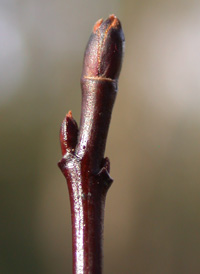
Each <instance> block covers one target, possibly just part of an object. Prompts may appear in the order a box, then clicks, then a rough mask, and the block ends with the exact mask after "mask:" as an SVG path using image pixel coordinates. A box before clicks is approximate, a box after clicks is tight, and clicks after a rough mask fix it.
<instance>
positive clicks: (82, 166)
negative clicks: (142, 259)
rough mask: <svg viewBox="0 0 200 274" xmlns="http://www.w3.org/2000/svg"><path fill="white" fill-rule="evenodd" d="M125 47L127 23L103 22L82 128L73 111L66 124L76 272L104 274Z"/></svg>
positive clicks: (64, 162)
mask: <svg viewBox="0 0 200 274" xmlns="http://www.w3.org/2000/svg"><path fill="white" fill-rule="evenodd" d="M123 45H124V36H123V32H122V28H121V24H120V22H119V20H118V19H117V18H116V17H115V16H114V15H111V16H110V17H109V18H108V19H107V20H105V21H103V20H102V19H101V20H99V21H97V23H96V24H95V26H94V29H93V33H92V35H91V37H90V39H89V42H88V45H87V48H86V51H85V57H84V64H83V73H82V77H81V87H82V110H81V122H80V129H79V130H78V127H77V124H76V122H75V120H74V119H73V118H72V113H71V111H70V112H69V113H68V114H67V116H66V117H65V119H64V121H63V123H62V126H61V131H60V141H61V149H62V154H63V158H62V159H61V161H60V162H59V164H58V165H59V167H60V169H61V171H62V172H63V174H64V176H65V178H66V180H67V184H68V189H69V196H70V203H71V218H72V244H73V273H74V274H82V273H84V274H86V273H87V274H89V273H90V274H100V273H102V238H103V219H104V206H105V197H106V193H107V190H108V188H109V187H110V185H111V183H112V179H111V177H110V175H109V170H110V164H109V160H108V158H104V151H105V146H106V138H107V134H108V128H109V124H110V119H111V113H112V108H113V105H114V101H115V97H116V93H117V81H118V76H119V73H120V69H121V63H122V55H123Z"/></svg>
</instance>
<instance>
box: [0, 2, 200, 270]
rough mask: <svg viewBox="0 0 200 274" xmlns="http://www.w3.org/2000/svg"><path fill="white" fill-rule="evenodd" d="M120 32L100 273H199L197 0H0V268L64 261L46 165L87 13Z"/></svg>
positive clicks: (59, 209) (74, 90)
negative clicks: (114, 20) (112, 22)
mask: <svg viewBox="0 0 200 274" xmlns="http://www.w3.org/2000/svg"><path fill="white" fill-rule="evenodd" d="M111 13H114V14H116V15H117V16H118V17H119V18H120V20H121V22H122V26H123V29H124V33H125V38H126V51H125V57H124V64H123V69H122V73H121V77H120V81H119V93H118V97H117V101H116V104H115V108H114V112H113V116H112V122H111V126H110V131H109V136H108V142H107V149H106V156H109V158H110V160H111V176H112V177H113V178H114V179H115V181H114V183H113V185H112V187H111V189H110V190H109V192H108V195H107V202H106V211H105V235H104V273H108V274H110V273H115V274H124V273H125V274H129V273H134V274H198V273H200V210H199V209H200V2H199V1H192V0H187V1H186V0H185V1H184V0H183V1H181V0H174V1H172V0H169V1H164V0H160V1H159V0H157V1H156V0H146V1H139V0H135V1H131V0H124V1H119V0H118V1H117V0H116V1H114V0H103V1H96V0H95V1H92V0H84V1H81V0H73V1H69V0H58V1H53V0H49V1H47V0H26V1H25V0H18V1H17V0H0V125H1V127H0V128H1V129H0V138H1V141H0V180H1V191H0V195H1V199H0V201H1V206H0V208H1V221H0V273H1V274H27V273H30V274H37V273H38V274H58V273H59V274H64V273H71V269H72V267H71V260H72V258H71V224H70V208H69V199H68V190H67V186H66V183H65V179H64V176H63V175H62V174H61V172H60V170H59V169H58V167H57V162H58V160H59V159H60V158H61V152H60V146H59V139H58V133H59V128H60V124H61V122H62V120H63V118H64V116H65V114H66V112H68V110H70V109H71V110H72V111H73V115H74V117H75V119H76V120H77V121H79V117H80V102H81V92H80V84H79V82H80V74H81V69H82V60H83V53H84V49H85V46H86V43H87V40H88V38H89V35H90V32H91V30H92V27H93V24H94V23H95V22H96V21H97V19H99V18H102V17H103V18H107V17H108V15H109V14H111Z"/></svg>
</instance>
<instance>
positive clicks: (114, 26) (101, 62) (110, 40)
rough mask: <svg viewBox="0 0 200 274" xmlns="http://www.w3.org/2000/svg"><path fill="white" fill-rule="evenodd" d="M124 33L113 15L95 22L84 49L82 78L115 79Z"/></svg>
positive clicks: (121, 54) (116, 77) (120, 57)
mask: <svg viewBox="0 0 200 274" xmlns="http://www.w3.org/2000/svg"><path fill="white" fill-rule="evenodd" d="M124 41H125V39H124V33H123V31H122V27H121V23H120V21H119V19H118V18H117V17H116V16H115V15H113V14H112V15H110V16H109V17H108V19H106V20H105V21H103V19H100V20H98V21H97V22H96V24H95V25H94V28H93V32H92V34H91V36H90V39H89V42H88V45H87V47H86V51H85V57H84V63H83V73H82V78H96V77H100V78H109V79H111V80H117V79H118V77H119V73H120V70H121V65H122V57H123V51H124Z"/></svg>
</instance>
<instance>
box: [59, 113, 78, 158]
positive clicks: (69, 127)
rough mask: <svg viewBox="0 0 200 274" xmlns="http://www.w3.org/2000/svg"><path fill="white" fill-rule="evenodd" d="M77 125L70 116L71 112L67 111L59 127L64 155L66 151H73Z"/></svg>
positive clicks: (75, 142)
mask: <svg viewBox="0 0 200 274" xmlns="http://www.w3.org/2000/svg"><path fill="white" fill-rule="evenodd" d="M77 137H78V125H77V123H76V121H75V120H74V118H73V117H72V112H71V111H69V112H68V113H67V115H66V116H65V119H64V120H63V122H62V125H61V128H60V145H61V150H62V155H63V156H64V155H65V154H66V152H67V151H69V150H70V151H74V149H75V147H76V144H77Z"/></svg>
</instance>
